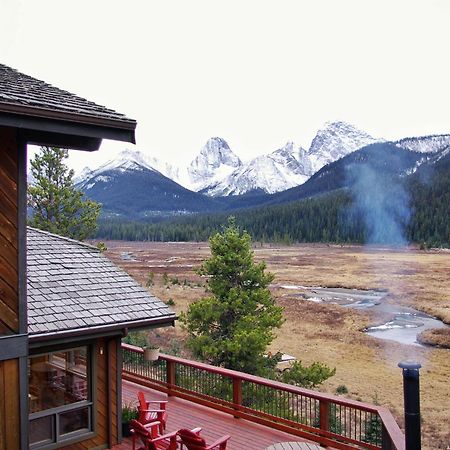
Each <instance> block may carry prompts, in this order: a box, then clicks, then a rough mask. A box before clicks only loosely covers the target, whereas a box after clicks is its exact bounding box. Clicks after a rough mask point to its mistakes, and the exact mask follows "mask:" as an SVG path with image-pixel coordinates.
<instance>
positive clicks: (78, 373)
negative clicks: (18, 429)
mask: <svg viewBox="0 0 450 450" xmlns="http://www.w3.org/2000/svg"><path fill="white" fill-rule="evenodd" d="M87 374H88V367H87V347H78V348H76V349H71V350H67V351H62V352H53V353H47V354H45V355H39V356H33V357H30V358H29V386H30V391H29V405H30V413H34V412H38V411H43V410H46V409H50V408H55V407H57V406H63V405H68V404H71V403H75V402H79V401H82V400H89V384H88V379H87Z"/></svg>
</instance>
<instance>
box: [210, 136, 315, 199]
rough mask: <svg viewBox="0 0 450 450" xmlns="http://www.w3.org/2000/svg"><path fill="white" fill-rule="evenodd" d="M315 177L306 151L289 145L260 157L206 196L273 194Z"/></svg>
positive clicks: (211, 186) (215, 185) (221, 182)
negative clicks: (252, 192)
mask: <svg viewBox="0 0 450 450" xmlns="http://www.w3.org/2000/svg"><path fill="white" fill-rule="evenodd" d="M312 173H313V172H312V167H311V164H310V161H309V159H308V157H307V155H306V152H305V150H304V149H303V148H302V147H297V146H295V144H294V143H293V142H288V143H287V144H286V145H285V146H284V147H283V148H281V149H279V150H276V151H275V152H273V153H270V154H269V155H262V156H258V157H257V158H255V159H252V160H251V161H249V162H248V163H246V164H243V165H241V166H240V167H238V168H237V169H235V170H234V171H233V172H232V173H231V174H230V175H228V176H227V177H225V178H224V179H221V180H220V181H218V182H216V183H212V184H210V185H209V186H208V187H207V188H205V189H204V191H203V192H205V193H206V194H208V195H210V196H213V197H217V196H227V195H241V194H245V193H247V192H250V191H255V190H262V191H264V192H266V193H270V194H272V193H274V192H279V191H283V190H285V189H289V188H291V187H294V186H298V185H299V184H302V183H304V182H305V181H306V180H307V179H308V178H309V177H310V176H311V175H312Z"/></svg>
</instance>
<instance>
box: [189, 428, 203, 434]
mask: <svg viewBox="0 0 450 450" xmlns="http://www.w3.org/2000/svg"><path fill="white" fill-rule="evenodd" d="M191 431H192V432H193V433H196V434H200V431H202V428H201V427H197V428H192V430H191Z"/></svg>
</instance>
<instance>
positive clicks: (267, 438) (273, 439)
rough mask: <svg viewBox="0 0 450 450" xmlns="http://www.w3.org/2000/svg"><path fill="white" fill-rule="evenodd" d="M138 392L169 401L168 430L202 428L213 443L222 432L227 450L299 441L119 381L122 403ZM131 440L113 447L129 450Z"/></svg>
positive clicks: (254, 449) (257, 449)
mask: <svg viewBox="0 0 450 450" xmlns="http://www.w3.org/2000/svg"><path fill="white" fill-rule="evenodd" d="M137 391H144V392H145V393H146V397H148V399H150V400H159V399H161V400H169V403H168V404H167V411H168V416H169V418H168V422H167V431H175V430H179V429H180V428H195V427H202V429H203V430H202V436H203V437H204V438H205V439H206V442H207V443H208V442H210V443H211V442H213V441H214V440H215V439H217V438H218V437H220V436H223V435H224V434H229V435H230V436H231V439H230V440H229V441H228V445H227V450H264V449H265V448H266V447H268V446H269V445H273V444H276V443H279V442H292V441H300V440H301V439H299V438H298V437H297V436H294V435H292V434H288V433H283V432H281V431H277V430H273V429H271V428H268V427H265V426H262V425H258V424H255V423H251V422H248V421H246V420H243V419H234V418H233V417H232V416H230V415H229V414H225V413H222V412H220V411H215V410H212V409H211V408H207V407H205V406H201V405H197V404H195V403H192V402H189V401H186V400H183V399H180V398H175V397H167V396H166V395H165V394H163V393H161V392H158V391H154V390H151V389H148V388H145V387H143V386H140V385H138V384H134V383H131V382H128V381H123V383H122V398H123V402H124V403H127V404H128V403H129V402H136V400H137ZM130 449H131V440H130V439H125V440H124V441H123V443H122V444H120V445H117V446H115V447H114V450H130Z"/></svg>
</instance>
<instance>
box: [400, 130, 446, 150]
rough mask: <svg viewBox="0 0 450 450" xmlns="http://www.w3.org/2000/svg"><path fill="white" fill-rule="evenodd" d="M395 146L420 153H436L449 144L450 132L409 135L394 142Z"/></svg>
mask: <svg viewBox="0 0 450 450" xmlns="http://www.w3.org/2000/svg"><path fill="white" fill-rule="evenodd" d="M395 145H397V147H401V148H404V149H406V150H411V151H413V152H421V153H438V152H440V151H442V150H444V149H445V148H446V147H449V146H450V134H438V135H432V136H421V137H409V138H404V139H400V140H399V141H397V142H395Z"/></svg>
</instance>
